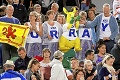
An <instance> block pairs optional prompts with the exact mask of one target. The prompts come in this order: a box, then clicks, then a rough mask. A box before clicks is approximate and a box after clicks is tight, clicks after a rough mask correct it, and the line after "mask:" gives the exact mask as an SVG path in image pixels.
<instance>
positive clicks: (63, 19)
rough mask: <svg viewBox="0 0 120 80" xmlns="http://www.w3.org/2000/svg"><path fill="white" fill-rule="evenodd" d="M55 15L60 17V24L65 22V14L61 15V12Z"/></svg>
mask: <svg viewBox="0 0 120 80" xmlns="http://www.w3.org/2000/svg"><path fill="white" fill-rule="evenodd" d="M57 17H62V24H65V22H66V21H65V15H63V14H58V16H57Z"/></svg>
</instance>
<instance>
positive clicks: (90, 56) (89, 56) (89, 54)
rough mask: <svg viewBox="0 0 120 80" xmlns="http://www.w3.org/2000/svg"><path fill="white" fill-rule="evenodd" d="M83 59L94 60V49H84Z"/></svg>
mask: <svg viewBox="0 0 120 80" xmlns="http://www.w3.org/2000/svg"><path fill="white" fill-rule="evenodd" d="M85 60H91V61H93V60H94V51H92V50H88V51H86V53H85Z"/></svg>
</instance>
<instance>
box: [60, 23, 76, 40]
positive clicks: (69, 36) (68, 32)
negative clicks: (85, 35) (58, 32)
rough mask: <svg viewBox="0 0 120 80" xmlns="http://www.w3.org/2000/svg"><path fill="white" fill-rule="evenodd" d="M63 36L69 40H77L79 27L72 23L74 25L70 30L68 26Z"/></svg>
mask: <svg viewBox="0 0 120 80" xmlns="http://www.w3.org/2000/svg"><path fill="white" fill-rule="evenodd" d="M62 36H64V37H65V38H67V39H68V40H75V39H76V38H77V29H76V28H75V26H74V25H72V27H71V28H70V29H69V30H67V28H66V31H65V32H63V34H62Z"/></svg>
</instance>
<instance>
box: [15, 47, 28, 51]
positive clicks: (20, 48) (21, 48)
mask: <svg viewBox="0 0 120 80" xmlns="http://www.w3.org/2000/svg"><path fill="white" fill-rule="evenodd" d="M21 50H23V51H24V52H26V49H25V48H24V47H19V48H18V49H17V52H20V51H21Z"/></svg>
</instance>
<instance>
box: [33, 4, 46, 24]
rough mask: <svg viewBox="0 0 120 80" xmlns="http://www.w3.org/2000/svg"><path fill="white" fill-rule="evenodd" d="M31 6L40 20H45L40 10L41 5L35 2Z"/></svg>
mask: <svg viewBox="0 0 120 80" xmlns="http://www.w3.org/2000/svg"><path fill="white" fill-rule="evenodd" d="M33 8H34V11H36V12H37V13H38V14H40V15H41V22H42V23H43V22H44V21H45V16H44V15H43V14H42V12H41V6H40V5H39V4H35V5H34V7H33Z"/></svg>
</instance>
